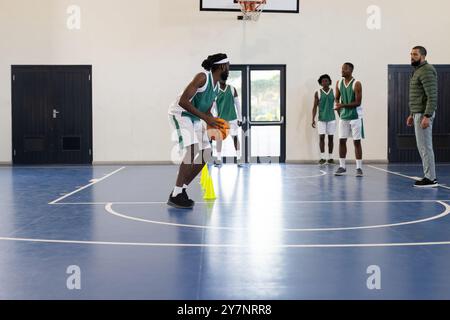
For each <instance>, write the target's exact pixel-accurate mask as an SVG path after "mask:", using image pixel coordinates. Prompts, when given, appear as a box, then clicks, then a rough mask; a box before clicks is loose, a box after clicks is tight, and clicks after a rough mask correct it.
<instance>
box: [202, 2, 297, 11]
mask: <svg viewBox="0 0 450 320" xmlns="http://www.w3.org/2000/svg"><path fill="white" fill-rule="evenodd" d="M200 10H201V11H240V6H239V4H237V3H235V2H234V1H233V0H200ZM264 12H281V13H299V12H300V0H267V5H266V7H265V9H264Z"/></svg>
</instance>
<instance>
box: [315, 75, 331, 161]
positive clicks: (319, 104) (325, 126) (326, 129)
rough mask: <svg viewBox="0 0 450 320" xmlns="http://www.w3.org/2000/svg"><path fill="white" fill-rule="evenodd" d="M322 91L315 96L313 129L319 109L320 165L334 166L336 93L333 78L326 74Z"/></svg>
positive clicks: (322, 83) (320, 79)
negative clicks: (326, 144)
mask: <svg viewBox="0 0 450 320" xmlns="http://www.w3.org/2000/svg"><path fill="white" fill-rule="evenodd" d="M319 84H320V85H321V86H322V88H321V89H319V90H317V92H316V93H315V95H314V107H313V110H312V117H313V120H312V127H313V128H316V115H317V109H319V122H318V125H317V129H318V131H319V137H320V143H319V147H320V161H319V164H320V165H324V164H325V163H327V162H328V163H329V164H333V163H334V160H333V148H334V143H333V137H334V134H335V133H336V115H335V114H334V92H333V89H332V88H331V87H330V86H331V78H330V76H329V75H327V74H324V75H322V76H320V78H319ZM325 135H328V161H327V160H326V159H325Z"/></svg>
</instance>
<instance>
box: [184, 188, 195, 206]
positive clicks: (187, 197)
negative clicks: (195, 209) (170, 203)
mask: <svg viewBox="0 0 450 320" xmlns="http://www.w3.org/2000/svg"><path fill="white" fill-rule="evenodd" d="M183 194H184V196H185V197H186V199H188V201H190V202H192V206H194V204H195V201H194V200H192V199H189V196H188V194H187V192H186V189H183Z"/></svg>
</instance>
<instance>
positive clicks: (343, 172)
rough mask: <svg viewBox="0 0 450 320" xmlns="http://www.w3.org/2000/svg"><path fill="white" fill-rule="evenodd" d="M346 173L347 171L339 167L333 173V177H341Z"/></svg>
mask: <svg viewBox="0 0 450 320" xmlns="http://www.w3.org/2000/svg"><path fill="white" fill-rule="evenodd" d="M346 173H347V170H346V169H344V168H342V167H339V169H337V171H336V172H335V173H334V175H335V176H343V175H345V174H346Z"/></svg>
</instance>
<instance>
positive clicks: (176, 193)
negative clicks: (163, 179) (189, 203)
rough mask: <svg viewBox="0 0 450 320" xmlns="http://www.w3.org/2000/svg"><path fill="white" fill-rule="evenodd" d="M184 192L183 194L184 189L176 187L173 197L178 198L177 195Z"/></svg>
mask: <svg viewBox="0 0 450 320" xmlns="http://www.w3.org/2000/svg"><path fill="white" fill-rule="evenodd" d="M182 192H183V188H182V187H177V186H175V188H174V189H173V192H172V197H176V196H177V195H179V194H180V193H182Z"/></svg>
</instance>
